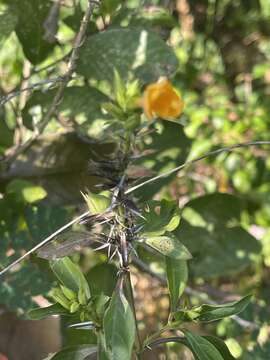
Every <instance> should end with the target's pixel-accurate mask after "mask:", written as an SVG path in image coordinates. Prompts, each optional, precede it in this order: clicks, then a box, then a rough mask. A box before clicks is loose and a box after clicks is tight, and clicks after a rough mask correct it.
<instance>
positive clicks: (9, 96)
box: [0, 76, 63, 106]
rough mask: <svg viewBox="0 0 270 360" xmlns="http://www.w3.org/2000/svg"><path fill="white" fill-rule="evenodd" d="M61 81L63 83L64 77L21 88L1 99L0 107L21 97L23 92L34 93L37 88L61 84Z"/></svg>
mask: <svg viewBox="0 0 270 360" xmlns="http://www.w3.org/2000/svg"><path fill="white" fill-rule="evenodd" d="M27 79H29V77H26V78H25V79H24V80H27ZM60 81H63V77H62V76H57V77H55V78H52V79H45V80H41V81H38V82H36V83H34V84H31V85H29V86H26V87H24V88H21V89H19V90H17V91H12V92H10V93H9V94H7V95H5V96H2V97H1V99H0V106H3V105H5V104H6V103H7V102H9V101H10V100H12V99H13V98H15V97H16V96H20V95H21V93H22V92H25V91H33V90H35V89H36V88H39V87H41V86H43V85H47V84H54V83H57V82H60Z"/></svg>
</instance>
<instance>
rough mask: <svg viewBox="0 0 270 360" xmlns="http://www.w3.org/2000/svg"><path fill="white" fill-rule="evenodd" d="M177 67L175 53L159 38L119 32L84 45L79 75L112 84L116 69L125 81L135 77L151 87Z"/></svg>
mask: <svg viewBox="0 0 270 360" xmlns="http://www.w3.org/2000/svg"><path fill="white" fill-rule="evenodd" d="M115 39H117V41H115ZM177 66H178V61H177V58H176V56H175V55H174V53H173V50H172V49H171V48H170V47H169V46H168V45H167V44H166V43H165V42H164V41H163V40H161V39H160V38H159V37H158V36H157V35H156V34H154V33H151V32H148V31H146V30H143V29H140V28H132V29H123V28H122V29H121V28H120V29H112V30H107V31H104V32H101V33H99V34H97V35H93V36H91V38H89V39H87V40H86V41H85V43H84V45H83V47H82V49H81V56H80V59H79V63H78V72H79V73H81V74H82V75H84V76H86V77H88V78H93V79H96V80H107V81H108V82H110V83H112V82H113V77H114V69H117V71H118V72H119V74H120V76H121V78H123V80H127V79H128V78H129V77H130V76H131V75H132V74H133V75H134V76H135V77H136V78H139V79H140V81H141V82H142V83H148V82H151V81H155V80H157V79H158V78H159V77H160V76H162V75H163V76H169V75H170V74H172V73H174V72H175V71H176V69H177Z"/></svg>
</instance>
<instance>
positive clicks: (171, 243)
mask: <svg viewBox="0 0 270 360" xmlns="http://www.w3.org/2000/svg"><path fill="white" fill-rule="evenodd" d="M145 243H146V244H147V245H149V246H151V247H152V248H153V249H155V250H157V251H158V252H160V253H161V254H162V255H165V256H168V257H170V258H173V259H177V260H189V259H191V258H192V256H191V254H190V252H189V251H188V249H187V248H186V247H185V246H184V245H183V244H182V243H181V242H180V241H179V240H178V239H177V238H176V237H175V236H174V235H173V234H169V233H167V235H166V234H165V235H164V236H151V237H148V238H147V239H146V240H145Z"/></svg>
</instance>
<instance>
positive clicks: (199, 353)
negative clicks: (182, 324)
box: [184, 331, 224, 360]
mask: <svg viewBox="0 0 270 360" xmlns="http://www.w3.org/2000/svg"><path fill="white" fill-rule="evenodd" d="M184 334H185V336H186V339H187V342H188V344H189V346H190V349H191V351H192V353H193V355H194V357H195V359H196V360H224V358H223V356H222V355H221V353H220V352H219V351H218V350H217V348H216V347H215V346H214V345H213V344H212V343H211V342H209V341H208V340H206V339H205V338H204V337H202V336H199V335H196V334H193V333H191V332H189V331H184Z"/></svg>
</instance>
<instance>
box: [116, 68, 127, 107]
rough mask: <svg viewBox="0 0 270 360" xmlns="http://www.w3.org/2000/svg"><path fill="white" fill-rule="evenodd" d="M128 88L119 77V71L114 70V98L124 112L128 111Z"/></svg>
mask: <svg viewBox="0 0 270 360" xmlns="http://www.w3.org/2000/svg"><path fill="white" fill-rule="evenodd" d="M126 92H127V89H126V86H125V84H124V82H123V80H122V78H121V76H120V75H119V72H118V71H117V69H114V96H115V100H116V102H117V103H118V105H119V106H120V108H121V109H123V111H126V103H127V97H126Z"/></svg>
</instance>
